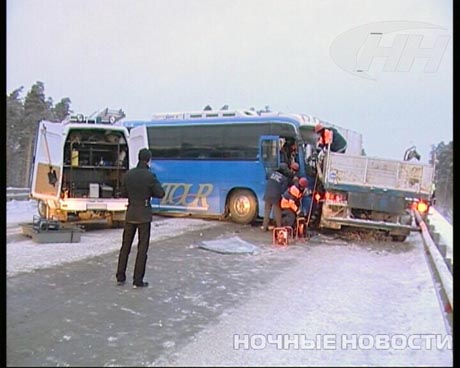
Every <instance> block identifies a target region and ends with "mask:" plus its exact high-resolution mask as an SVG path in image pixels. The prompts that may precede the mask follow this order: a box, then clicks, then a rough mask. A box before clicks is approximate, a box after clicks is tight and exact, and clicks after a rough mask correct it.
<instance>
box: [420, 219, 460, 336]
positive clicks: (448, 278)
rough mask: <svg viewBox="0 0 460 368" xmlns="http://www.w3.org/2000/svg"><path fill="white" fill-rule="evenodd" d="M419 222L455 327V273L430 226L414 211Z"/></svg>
mask: <svg viewBox="0 0 460 368" xmlns="http://www.w3.org/2000/svg"><path fill="white" fill-rule="evenodd" d="M414 213H415V218H416V221H417V224H418V225H419V227H420V230H421V235H422V238H423V242H424V244H425V248H426V250H427V255H428V257H429V260H430V263H431V265H432V266H433V267H432V268H433V271H434V277H435V279H436V280H437V281H438V282H439V283H440V285H441V290H440V297H441V300H442V302H443V304H444V312H445V313H446V318H447V321H448V322H449V324H450V327H451V329H452V327H453V310H454V299H453V275H452V268H449V266H448V264H449V263H448V262H447V260H446V258H445V252H444V254H442V253H441V252H442V251H441V250H440V248H439V247H438V245H437V244H436V243H435V241H434V240H433V239H432V237H431V234H430V231H429V229H428V226H427V225H426V224H425V222H424V221H423V219H422V217H421V216H420V214H419V213H418V212H417V211H414Z"/></svg>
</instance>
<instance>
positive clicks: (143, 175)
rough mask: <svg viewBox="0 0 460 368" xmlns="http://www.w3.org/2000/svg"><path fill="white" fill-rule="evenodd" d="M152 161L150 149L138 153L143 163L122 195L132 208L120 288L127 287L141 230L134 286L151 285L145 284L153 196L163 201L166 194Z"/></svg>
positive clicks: (129, 178)
mask: <svg viewBox="0 0 460 368" xmlns="http://www.w3.org/2000/svg"><path fill="white" fill-rule="evenodd" d="M150 158H151V153H150V150H148V149H147V148H143V149H141V150H140V151H139V154H138V159H139V162H138V164H137V166H136V167H135V168H133V169H131V170H129V171H128V172H127V173H126V175H125V176H124V178H123V183H122V187H121V194H122V196H123V197H128V208H127V211H126V218H125V227H124V230H123V240H122V245H121V249H120V254H119V257H118V268H117V274H116V277H117V282H118V284H119V285H122V284H124V283H125V281H126V266H127V263H128V257H129V253H130V252H131V246H132V243H133V240H134V236H135V234H136V231H138V239H139V243H138V246H137V257H136V263H135V266H134V277H133V286H134V287H146V286H148V282H144V274H145V265H146V262H147V251H148V249H149V242H150V223H151V221H152V207H151V205H150V199H151V197H153V198H163V197H164V195H165V192H164V190H163V187H162V186H161V183H160V182H159V181H158V179H157V177H156V175H155V174H154V173H152V172H151V171H150V168H149V162H150Z"/></svg>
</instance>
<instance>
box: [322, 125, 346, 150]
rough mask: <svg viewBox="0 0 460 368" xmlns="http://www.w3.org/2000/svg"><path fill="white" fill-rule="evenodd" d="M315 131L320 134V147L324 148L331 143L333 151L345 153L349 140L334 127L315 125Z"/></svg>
mask: <svg viewBox="0 0 460 368" xmlns="http://www.w3.org/2000/svg"><path fill="white" fill-rule="evenodd" d="M315 133H316V134H318V147H319V148H320V149H323V148H324V147H327V145H328V144H330V145H331V152H338V153H345V151H346V150H347V140H346V139H345V138H344V137H343V135H342V134H340V133H339V131H338V130H337V129H336V128H334V127H327V128H325V127H324V126H323V125H322V124H320V123H318V124H316V125H315Z"/></svg>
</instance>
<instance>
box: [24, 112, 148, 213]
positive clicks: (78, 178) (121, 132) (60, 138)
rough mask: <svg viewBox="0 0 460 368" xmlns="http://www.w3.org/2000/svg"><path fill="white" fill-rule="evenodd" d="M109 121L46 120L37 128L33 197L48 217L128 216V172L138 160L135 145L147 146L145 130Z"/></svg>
mask: <svg viewBox="0 0 460 368" xmlns="http://www.w3.org/2000/svg"><path fill="white" fill-rule="evenodd" d="M136 132H137V131H136V130H135V131H134V133H135V134H134V136H135V137H137V139H136V141H134V142H131V140H130V134H129V132H128V130H127V129H126V128H125V127H123V126H119V125H113V124H106V123H88V122H86V123H84V122H77V123H75V122H72V121H70V122H61V123H54V122H49V121H42V122H40V124H39V127H38V131H37V140H36V145H35V155H34V164H33V174H32V184H31V197H32V198H34V199H37V200H38V201H39V202H38V209H39V214H40V215H41V216H42V217H43V218H46V219H58V220H60V221H63V222H67V221H90V222H91V221H94V220H103V221H108V222H112V221H123V220H124V215H125V212H126V206H127V203H128V200H127V198H122V197H121V185H122V180H123V176H124V174H125V173H126V172H127V171H128V170H129V168H130V167H132V165H133V159H134V156H133V154H132V152H131V148H132V146H131V144H134V147H135V150H136V147H138V146H139V145H142V147H146V143H145V141H146V138H145V132H144V131H142V130H140V131H139V132H137V133H136Z"/></svg>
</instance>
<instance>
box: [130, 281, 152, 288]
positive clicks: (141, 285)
mask: <svg viewBox="0 0 460 368" xmlns="http://www.w3.org/2000/svg"><path fill="white" fill-rule="evenodd" d="M148 286H149V283H148V282H142V283H140V284H133V288H134V289H137V288H142V287H148Z"/></svg>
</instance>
